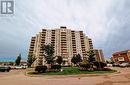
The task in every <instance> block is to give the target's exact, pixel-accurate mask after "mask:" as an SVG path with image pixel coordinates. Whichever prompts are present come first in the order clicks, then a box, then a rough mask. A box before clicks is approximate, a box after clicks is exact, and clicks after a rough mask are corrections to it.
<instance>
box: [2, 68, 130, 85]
mask: <svg viewBox="0 0 130 85" xmlns="http://www.w3.org/2000/svg"><path fill="white" fill-rule="evenodd" d="M114 69H117V70H118V71H120V73H114V74H105V75H104V74H103V75H92V76H90V75H78V76H42V77H29V76H25V75H24V73H25V70H13V71H11V72H9V73H1V72H0V85H130V68H114Z"/></svg>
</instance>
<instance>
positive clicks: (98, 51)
mask: <svg viewBox="0 0 130 85" xmlns="http://www.w3.org/2000/svg"><path fill="white" fill-rule="evenodd" d="M93 52H94V54H95V56H94V57H95V60H96V61H98V62H105V59H104V55H103V51H102V50H101V49H93Z"/></svg>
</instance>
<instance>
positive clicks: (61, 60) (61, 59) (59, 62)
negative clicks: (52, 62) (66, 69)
mask: <svg viewBox="0 0 130 85" xmlns="http://www.w3.org/2000/svg"><path fill="white" fill-rule="evenodd" d="M56 62H57V63H58V64H59V65H61V63H62V62H63V58H62V57H61V56H57V59H56Z"/></svg>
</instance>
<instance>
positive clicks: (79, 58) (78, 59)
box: [76, 54, 82, 63]
mask: <svg viewBox="0 0 130 85" xmlns="http://www.w3.org/2000/svg"><path fill="white" fill-rule="evenodd" d="M76 58H77V63H79V62H81V61H82V58H81V55H80V54H78V55H76Z"/></svg>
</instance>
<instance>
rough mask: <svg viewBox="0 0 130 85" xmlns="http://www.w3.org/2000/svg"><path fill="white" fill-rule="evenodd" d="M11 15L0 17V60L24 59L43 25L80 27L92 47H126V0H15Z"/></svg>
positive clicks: (129, 24)
mask: <svg viewBox="0 0 130 85" xmlns="http://www.w3.org/2000/svg"><path fill="white" fill-rule="evenodd" d="M14 3H15V7H14V11H15V12H14V14H13V16H0V61H8V60H14V59H15V58H16V57H17V55H18V54H19V53H21V55H22V58H23V59H27V53H28V49H29V44H30V39H31V37H32V36H35V35H36V34H37V33H38V32H40V31H41V29H43V28H58V27H60V26H67V27H69V28H71V29H73V30H83V31H84V33H85V34H86V35H87V36H89V37H90V38H92V40H93V45H94V48H97V49H102V50H103V53H104V56H105V57H106V58H109V57H111V56H112V53H114V52H116V51H122V50H127V49H130V0H15V1H14Z"/></svg>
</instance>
